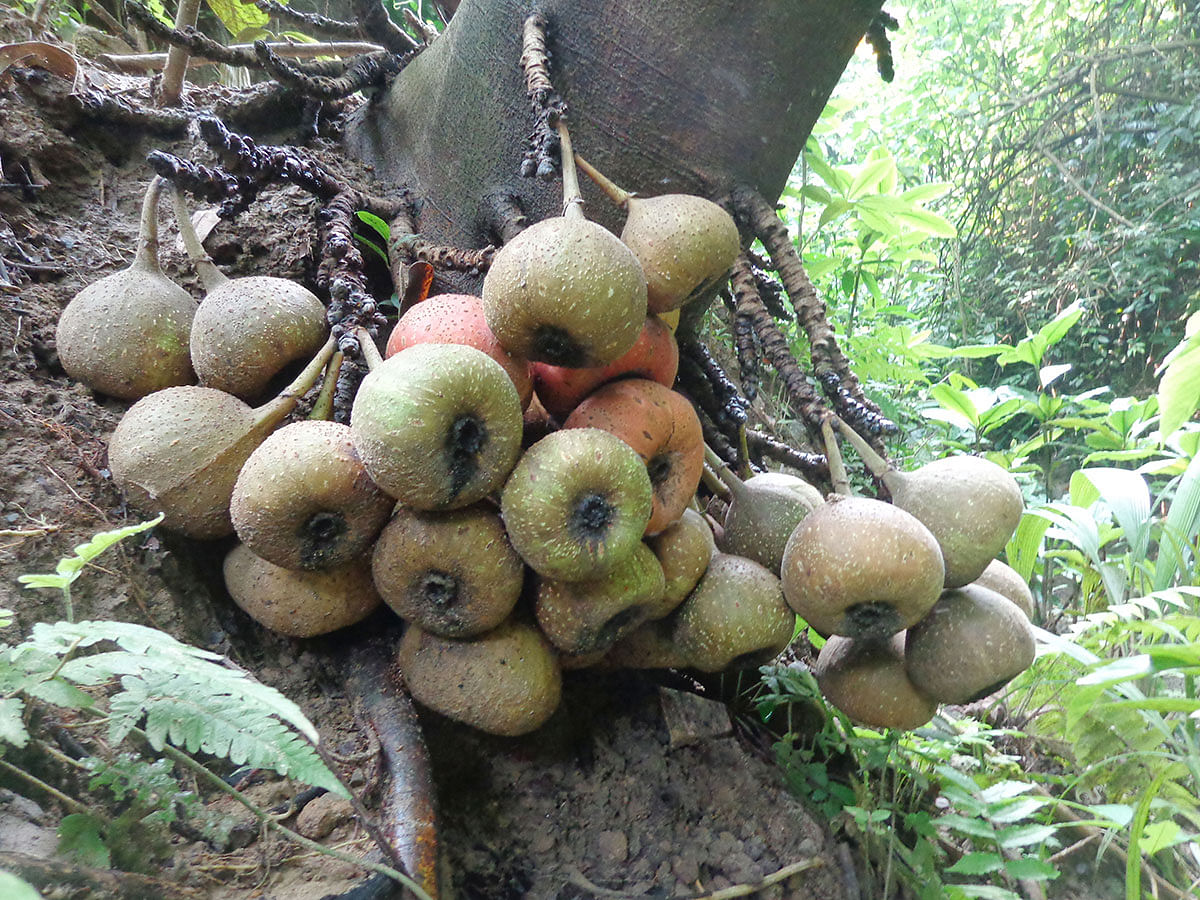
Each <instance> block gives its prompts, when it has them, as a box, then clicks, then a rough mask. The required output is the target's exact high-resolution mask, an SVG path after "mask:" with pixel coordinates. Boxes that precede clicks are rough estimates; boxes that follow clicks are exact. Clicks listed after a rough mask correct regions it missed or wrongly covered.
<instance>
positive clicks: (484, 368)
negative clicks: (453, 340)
mask: <svg viewBox="0 0 1200 900" xmlns="http://www.w3.org/2000/svg"><path fill="white" fill-rule="evenodd" d="M363 344H364V347H369V349H368V353H370V352H371V351H374V350H375V348H374V345H372V344H370V342H369V340H364V341H363ZM374 356H375V357H377V356H378V353H377V352H375V354H374ZM521 425H522V419H521V401H520V398H519V397H518V396H517V389H516V388H515V387H513V383H512V380H511V379H510V378H509V377H508V375H507V374H506V373H505V371H504V369H503V368H501V366H500V364H499V363H498V362H496V361H495V360H494V359H492V358H491V357H490V356H488V355H487V354H486V353H483V352H482V351H480V350H476V349H475V348H474V347H467V346H465V345H462V344H416V345H414V346H412V347H408V348H407V349H405V350H401V351H400V352H399V353H397V354H396V355H395V356H392V357H389V358H388V359H386V360H383V361H381V362H376V363H374V364H373V365H372V366H371V371H370V373H369V374H368V375H367V377H366V378H364V379H363V382H362V385H361V386H360V387H359V389H358V394H357V395H356V396H355V398H354V406H353V408H352V409H351V412H350V431H351V433H352V435H353V439H354V446H355V447H357V448H358V453H359V455H360V456H361V457H362V460H363V464H364V465H365V466H366V467H367V471H368V472H369V473H370V474H371V477H372V478H373V479H374V480H375V483H376V484H378V485H379V486H380V487H381V488H383V489H384V490H385V491H387V492H388V493H389V494H391V495H392V496H393V497H395V498H396V499H398V500H399V501H400V502H401V503H403V504H404V505H405V506H409V507H412V508H413V509H426V510H433V509H458V508H460V507H463V506H469V505H470V504H472V503H476V502H478V501H479V500H482V499H483V498H484V497H486V496H487V495H488V494H490V493H492V491H494V490H496V489H497V488H499V487H500V485H502V484H503V483H504V479H505V478H507V477H508V473H509V472H510V471H511V470H512V467H513V464H514V463H516V461H517V457H518V455H519V454H520V452H521Z"/></svg>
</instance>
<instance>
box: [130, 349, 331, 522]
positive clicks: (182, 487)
mask: <svg viewBox="0 0 1200 900" xmlns="http://www.w3.org/2000/svg"><path fill="white" fill-rule="evenodd" d="M332 354H333V341H332V340H330V341H328V342H326V344H325V346H324V347H323V348H322V349H321V351H320V352H319V353H318V354H317V355H316V356H315V357H314V358H313V360H312V362H310V363H309V364H308V366H307V368H305V370H304V371H303V372H301V373H300V374H299V375H298V376H296V379H295V380H294V381H293V382H292V383H291V384H290V385H289V386H288V387H287V388H285V389H284V391H283V392H282V393H280V395H279V396H278V397H276V398H275V399H274V400H271V401H270V402H269V403H266V404H264V405H263V406H260V407H258V408H257V409H251V408H250V407H249V406H247V405H246V404H245V403H243V402H242V401H241V400H239V399H238V398H237V397H234V396H233V395H232V394H227V393H225V392H224V391H218V390H216V389H215V388H205V387H193V386H184V387H172V388H167V389H166V390H162V391H156V392H155V393H153V394H150V395H149V396H147V397H143V398H142V399H141V400H139V401H138V402H137V403H135V404H133V406H131V407H130V408H129V410H128V411H127V412H126V413H125V415H124V416H123V417H122V418H121V421H120V422H118V423H117V427H116V430H114V431H113V433H112V437H111V438H109V442H108V464H109V468H110V469H111V470H112V476H113V481H114V482H115V483H116V485H117V486H118V487H120V488H121V489H122V490H124V491H125V492H126V494H127V495H128V496H129V500H130V502H131V503H132V504H133V505H134V506H135V507H137V508H138V509H141V510H143V511H145V512H157V511H159V510H161V511H162V512H163V513H165V515H166V518H165V519H164V520H163V524H164V525H165V526H167V527H168V528H171V529H173V530H175V531H178V532H181V533H183V534H186V535H188V536H189V537H195V538H218V537H224V536H225V535H227V534H231V533H232V532H233V522H232V521H231V520H230V516H229V504H230V501H231V499H232V496H233V486H234V484H235V482H236V481H237V477H238V473H239V472H240V471H241V468H242V466H243V465H244V464H245V462H246V460H247V459H249V458H250V454H251V453H252V452H254V448H255V447H257V446H258V445H259V444H261V443H262V442H263V441H264V440H266V438H267V435H269V434H270V433H271V432H272V431H274V430H275V429H276V428H277V427H278V426H279V425H280V423H282V422H283V420H284V419H285V418H286V417H287V415H288V413H290V412H291V411H292V410H293V409H294V408H295V406H296V403H297V402H298V401H299V400H300V398H301V397H302V396H303V395H304V394H305V393H306V392H307V391H308V390H309V389H310V388H311V387H312V386H313V385H314V384H315V383H316V381H317V379H318V378H319V377H320V375H321V371H322V369H324V368H325V364H326V363H327V362H328V361H329V357H330V356H331V355H332Z"/></svg>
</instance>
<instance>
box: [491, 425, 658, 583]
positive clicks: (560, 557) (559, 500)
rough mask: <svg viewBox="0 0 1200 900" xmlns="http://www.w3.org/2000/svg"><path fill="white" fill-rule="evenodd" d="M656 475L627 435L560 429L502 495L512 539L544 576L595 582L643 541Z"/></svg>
mask: <svg viewBox="0 0 1200 900" xmlns="http://www.w3.org/2000/svg"><path fill="white" fill-rule="evenodd" d="M651 498H652V490H651V487H650V476H649V475H647V474H646V467H645V465H643V464H642V460H641V458H640V457H639V456H638V455H637V454H636V453H635V452H634V451H633V450H632V449H631V448H630V447H629V445H628V444H626V443H625V442H624V441H622V440H621V439H620V438H617V437H614V436H613V435H611V434H609V433H608V432H607V431H601V430H600V429H598V428H571V429H567V430H563V431H555V432H552V433H551V434H548V435H547V436H546V437H544V438H542V439H541V440H540V441H538V442H537V443H536V444H534V445H533V446H532V447H530V448H529V449H528V450H526V451H525V454H524V456H522V457H521V459H520V460H519V461H518V462H517V465H516V468H514V469H513V471H512V474H511V475H510V476H509V478H508V481H507V482H506V483H505V485H504V491H503V492H502V494H501V497H500V509H501V515H502V516H503V517H504V527H505V528H506V529H507V531H508V536H509V539H510V540H511V541H512V544H513V547H514V548H515V549H516V551H517V553H519V554H520V555H521V558H522V559H524V560H525V562H526V563H528V565H529V567H530V568H531V569H533V570H534V571H535V572H537V573H538V574H539V575H542V576H543V577H545V578H557V579H561V580H562V581H589V580H594V579H597V578H602V577H603V576H605V575H607V574H608V573H609V572H611V571H612V570H613V569H614V568H615V567H616V566H617V565H618V564H620V562H621V561H622V560H623V559H625V558H626V557H627V556H629V554H631V553H633V551H634V548H635V547H637V546H639V545H640V544H641V538H642V534H643V533H644V532H645V530H646V523H647V522H648V521H650V508H651V502H652V500H651Z"/></svg>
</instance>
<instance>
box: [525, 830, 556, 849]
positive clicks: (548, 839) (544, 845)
mask: <svg viewBox="0 0 1200 900" xmlns="http://www.w3.org/2000/svg"><path fill="white" fill-rule="evenodd" d="M529 849H530V850H531V851H532V852H534V853H537V854H539V855H541V854H545V853H549V852H550V851H551V850H553V849H554V835H552V834H551V833H550V832H549V831H540V832H538V833H537V834H536V835H534V838H533V841H532V842H531V843H530V844H529Z"/></svg>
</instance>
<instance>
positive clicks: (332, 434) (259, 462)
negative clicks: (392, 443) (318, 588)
mask: <svg viewBox="0 0 1200 900" xmlns="http://www.w3.org/2000/svg"><path fill="white" fill-rule="evenodd" d="M394 505H395V503H394V501H393V500H392V498H391V497H389V496H388V495H387V494H385V493H384V492H383V491H381V490H380V489H379V488H378V487H377V486H376V485H375V482H373V481H372V480H371V477H370V476H369V475H368V474H367V471H366V469H364V468H363V464H362V460H360V459H359V458H358V453H357V452H356V451H355V449H354V444H353V443H352V442H351V440H350V428H349V427H348V426H346V425H339V424H337V423H335V422H322V421H318V420H305V421H303V422H293V423H292V424H290V425H285V426H284V427H283V428H280V429H279V430H278V431H276V432H275V433H274V434H272V435H270V436H269V437H268V438H267V439H266V440H265V441H263V442H262V443H261V444H260V445H259V446H258V447H256V448H255V449H254V452H253V453H251V454H250V457H249V459H247V460H246V463H245V465H243V466H242V469H241V472H240V473H239V474H238V477H237V481H236V482H234V485H233V496H232V497H231V499H230V504H229V514H230V518H231V519H232V520H233V527H234V530H235V531H236V532H237V535H238V538H240V539H241V541H242V543H244V544H245V545H246V546H247V547H249V548H250V550H252V551H253V552H254V553H255V554H257V555H258V556H261V557H262V558H263V559H266V560H268V561H270V562H273V563H275V565H277V566H283V567H284V568H285V569H330V568H334V567H335V566H340V565H344V564H345V563H348V562H350V560H352V559H355V558H357V557H360V556H362V555H363V554H364V553H366V551H367V550H368V548H369V547H370V545H371V542H372V541H374V540H375V538H376V536H377V535H378V534H379V531H380V529H382V528H383V525H384V523H385V522H386V521H387V519H388V516H389V515H390V514H391V511H392V507H393V506H394Z"/></svg>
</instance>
